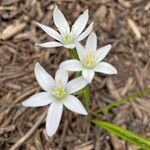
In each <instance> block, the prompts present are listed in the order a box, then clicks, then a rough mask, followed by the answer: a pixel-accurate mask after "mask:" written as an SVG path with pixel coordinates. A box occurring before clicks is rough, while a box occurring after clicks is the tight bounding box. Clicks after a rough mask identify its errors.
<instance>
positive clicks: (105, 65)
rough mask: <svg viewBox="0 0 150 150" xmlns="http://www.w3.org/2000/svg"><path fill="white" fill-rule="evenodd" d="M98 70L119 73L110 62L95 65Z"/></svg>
mask: <svg viewBox="0 0 150 150" xmlns="http://www.w3.org/2000/svg"><path fill="white" fill-rule="evenodd" d="M94 70H95V71H96V72H101V73H105V74H117V70H116V69H115V68H114V67H113V66H112V65H111V64H109V63H106V62H100V63H99V64H97V65H96V66H95V67H94Z"/></svg>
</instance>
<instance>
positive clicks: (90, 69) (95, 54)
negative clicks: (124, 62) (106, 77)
mask: <svg viewBox="0 0 150 150" xmlns="http://www.w3.org/2000/svg"><path fill="white" fill-rule="evenodd" d="M76 49H77V53H78V56H79V60H76V59H71V60H67V61H64V62H62V63H61V64H60V67H61V68H64V69H66V70H68V71H82V76H83V77H84V78H85V79H86V80H87V81H88V83H90V82H91V81H92V79H93V78H94V74H95V72H100V73H105V74H117V70H116V69H115V68H114V67H113V66H112V65H110V64H109V63H106V62H103V61H102V59H104V58H105V56H106V55H107V54H108V52H109V50H110V49H111V45H110V44H108V45H106V46H104V47H102V48H100V49H98V50H97V37H96V34H95V33H93V32H92V33H91V34H90V35H89V37H88V39H87V42H86V46H85V47H83V46H82V45H81V44H80V43H79V42H77V43H76Z"/></svg>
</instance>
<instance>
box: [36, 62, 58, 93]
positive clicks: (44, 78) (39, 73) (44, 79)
mask: <svg viewBox="0 0 150 150" xmlns="http://www.w3.org/2000/svg"><path fill="white" fill-rule="evenodd" d="M34 73H35V76H36V79H37V81H38V83H39V85H40V86H41V88H42V89H43V90H45V91H49V90H50V89H51V88H53V87H54V86H55V81H54V79H53V78H52V77H51V76H50V75H49V74H48V73H47V72H46V70H45V69H44V68H43V67H42V66H41V65H40V64H39V63H38V62H37V63H36V65H35V68H34Z"/></svg>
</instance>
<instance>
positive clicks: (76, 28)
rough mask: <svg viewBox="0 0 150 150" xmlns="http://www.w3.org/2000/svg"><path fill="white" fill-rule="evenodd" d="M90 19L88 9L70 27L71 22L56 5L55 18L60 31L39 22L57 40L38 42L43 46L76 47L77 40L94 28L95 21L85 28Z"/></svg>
mask: <svg viewBox="0 0 150 150" xmlns="http://www.w3.org/2000/svg"><path fill="white" fill-rule="evenodd" d="M88 19H89V15H88V10H86V11H85V12H84V13H83V14H82V15H80V16H79V17H78V18H77V20H76V21H75V23H74V24H73V26H72V28H71V29H70V27H69V24H68V22H67V20H66V18H65V17H64V15H63V14H62V12H61V11H60V10H59V9H58V8H57V6H55V9H54V12H53V20H54V23H55V25H56V27H57V28H58V30H59V33H58V32H57V31H55V30H54V29H52V28H50V27H48V26H46V25H43V24H40V23H37V24H38V25H39V26H40V27H41V28H42V29H43V30H44V31H45V32H46V33H47V34H48V35H49V36H51V37H53V38H54V39H55V40H56V41H51V42H46V43H42V44H36V45H39V46H41V47H47V48H51V47H60V46H64V47H66V48H69V49H72V48H74V47H75V42H76V41H81V40H83V39H84V38H85V37H87V36H88V35H89V34H90V32H91V31H92V29H93V22H92V23H91V24H90V25H89V26H88V28H87V29H86V30H85V31H83V30H84V29H85V26H86V25H87V21H88Z"/></svg>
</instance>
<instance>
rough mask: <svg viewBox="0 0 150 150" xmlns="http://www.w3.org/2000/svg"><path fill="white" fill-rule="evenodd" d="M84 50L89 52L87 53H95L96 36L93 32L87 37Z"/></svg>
mask: <svg viewBox="0 0 150 150" xmlns="http://www.w3.org/2000/svg"><path fill="white" fill-rule="evenodd" d="M85 49H86V50H89V51H96V49H97V36H96V34H95V33H94V32H92V33H91V34H90V35H89V37H88V39H87V41H86V46H85Z"/></svg>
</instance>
